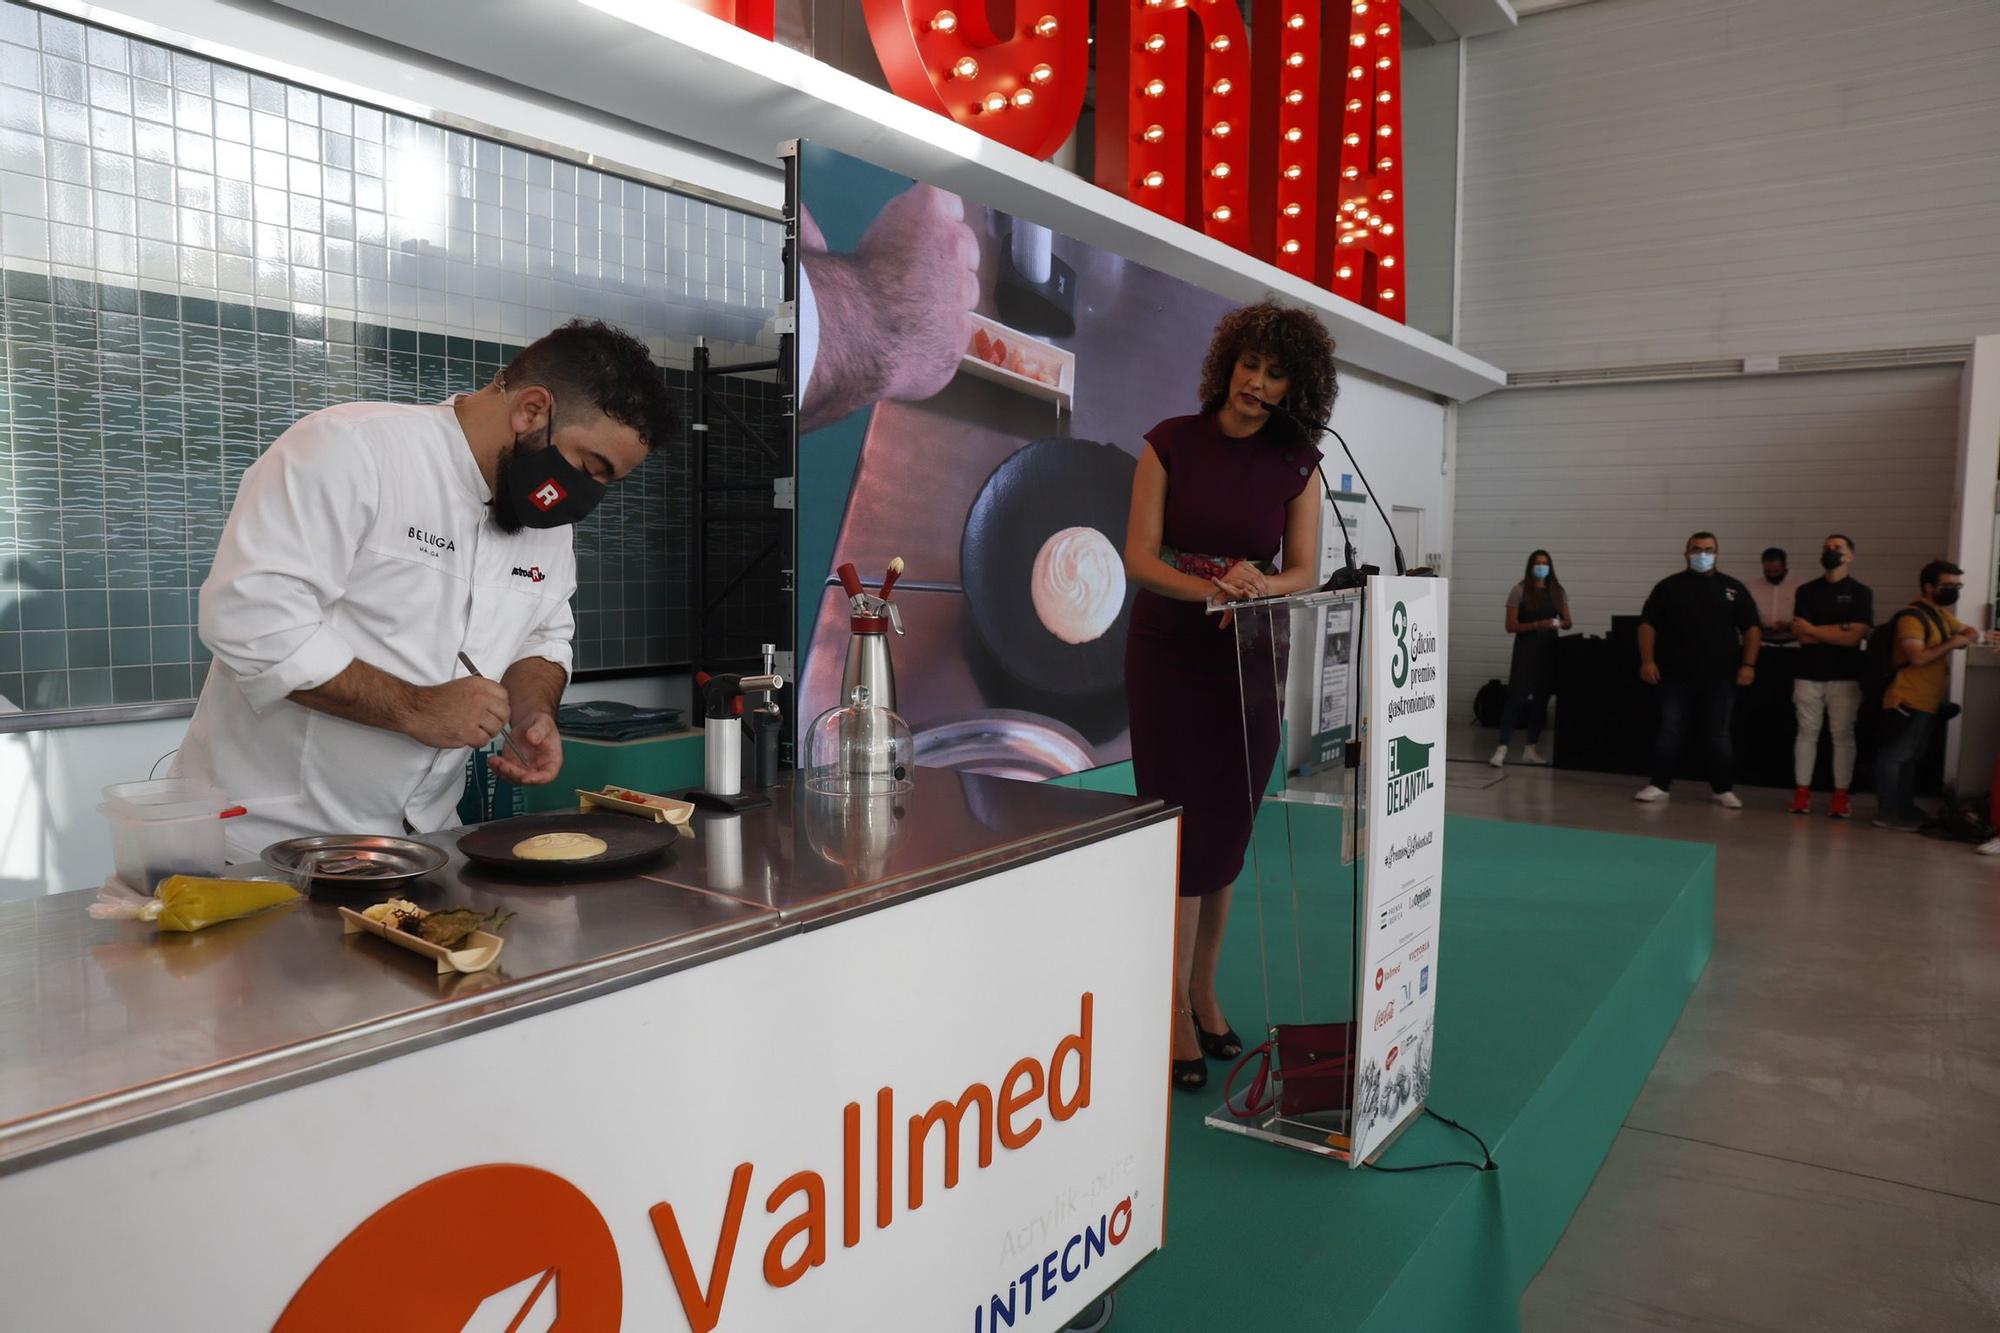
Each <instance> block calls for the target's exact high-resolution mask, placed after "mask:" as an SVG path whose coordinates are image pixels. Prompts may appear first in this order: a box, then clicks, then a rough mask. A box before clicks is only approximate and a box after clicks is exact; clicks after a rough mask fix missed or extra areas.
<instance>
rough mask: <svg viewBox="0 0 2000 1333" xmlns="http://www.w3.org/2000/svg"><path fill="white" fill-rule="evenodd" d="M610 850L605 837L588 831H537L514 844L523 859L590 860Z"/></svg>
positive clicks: (517, 853)
mask: <svg viewBox="0 0 2000 1333" xmlns="http://www.w3.org/2000/svg"><path fill="white" fill-rule="evenodd" d="M609 850H610V845H609V844H608V843H606V842H605V841H604V839H602V838H593V837H591V836H590V835H589V834H588V833H537V834H536V835H535V836H534V837H532V838H529V839H527V840H526V841H524V842H517V843H515V844H514V855H516V856H518V857H520V858H521V859H522V860H523V861H588V860H589V859H590V858H591V857H593V856H602V855H604V853H605V852H607V851H609Z"/></svg>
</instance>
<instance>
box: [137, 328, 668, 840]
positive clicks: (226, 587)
mask: <svg viewBox="0 0 2000 1333" xmlns="http://www.w3.org/2000/svg"><path fill="white" fill-rule="evenodd" d="M674 430H675V414H674V405H673V398H672V393H671V391H670V390H669V388H668V387H667V383H666V379H665V376H664V375H663V374H662V373H661V371H660V368H659V367H658V366H656V365H654V364H653V362H652V360H651V358H650V357H649V356H648V355H647V353H646V349H645V347H644V346H643V345H642V344H641V343H639V342H638V341H637V340H636V339H634V338H632V337H630V336H629V335H627V334H624V333H621V332H619V331H618V330H616V329H614V328H611V327H609V326H608V325H605V324H601V323H584V322H582V321H576V322H572V323H569V324H565V325H564V326H563V327H561V328H559V329H557V330H555V331H554V332H552V333H550V334H548V335H546V336H544V337H543V338H541V339H540V340H538V341H536V342H535V343H533V344H532V345H530V346H529V347H527V348H525V349H524V350H523V351H522V352H521V353H520V354H519V355H517V356H516V357H515V358H514V360H513V361H512V362H511V363H510V364H509V365H508V366H507V368H506V370H505V371H503V372H502V373H501V374H500V375H499V376H498V377H496V378H495V379H494V381H493V382H492V383H491V384H489V385H487V386H486V387H485V388H483V389H481V390H479V391H478V392H476V393H470V394H461V395H459V396H458V397H455V398H453V399H451V400H450V401H448V402H443V403H436V404H431V405H428V406H408V405H403V404H395V403H349V404H346V405H344V406H340V407H332V408H327V409H326V410H324V411H320V412H314V413H312V414H311V415H309V416H306V417H303V418H301V419H300V420H299V421H298V422H296V423H295V424H293V426H292V427H291V429H289V430H287V431H286V432H285V433H284V434H283V435H281V436H279V437H278V439H277V441H276V442H275V443H274V444H272V445H271V447H270V448H269V449H268V450H267V451H266V452H265V453H264V455H263V457H261V458H260V459H258V460H257V462H256V463H254V464H252V465H251V467H250V468H249V470H248V471H247V472H245V473H244V474H243V479H242V483H241V486H240V489H239V490H238V493H237V496H236V502H235V504H234V506H233V507H232V508H231V510H230V513H229V521H228V524H227V525H226V526H225V527H224V528H223V532H222V541H221V544H220V545H219V546H218V547H217V548H216V553H215V563H214V567H213V571H212V572H211V573H210V574H209V576H208V579H207V581H206V582H205V583H203V585H202V589H201V610H200V621H201V626H200V630H201V639H202V642H203V643H205V644H207V645H208V647H209V649H210V651H212V652H213V653H214V655H215V664H214V667H213V669H211V670H210V672H209V674H208V682H207V685H206V686H205V688H204V689H203V690H202V694H201V700H200V702H199V704H198V705H197V706H196V708H195V714H194V720H193V722H192V723H190V724H189V727H188V734H187V739H186V741H185V742H184V743H183V744H182V746H181V750H180V755H179V758H178V760H177V761H176V765H175V771H176V772H177V773H178V774H180V775H182V776H186V777H190V778H196V779H199V780H201V781H203V782H206V783H208V784H210V785H212V786H214V787H216V788H218V789H219V790H220V791H222V792H223V793H224V794H226V795H227V796H228V797H229V798H230V799H231V800H232V801H235V802H237V803H238V804H241V805H244V806H247V807H249V813H248V814H247V815H245V816H243V817H242V818H239V819H232V820H230V821H229V822H228V825H227V827H228V830H229V833H228V840H229V850H230V852H231V854H232V855H233V856H237V857H250V856H254V855H256V853H257V851H258V850H259V849H260V848H262V847H264V846H266V845H268V844H269V843H271V842H274V841H277V840H279V839H282V838H289V837H296V836H299V835H303V834H315V833H386V834H401V833H405V832H412V831H414V832H425V833H428V832H433V831H435V830H437V829H440V828H445V827H448V826H449V825H450V824H452V823H453V822H454V809H455V807H456V806H457V804H458V799H459V795H460V793H461V791H462V790H463V788H464V785H465V764H466V753H467V750H468V748H470V747H474V746H483V745H485V744H487V743H489V742H490V741H492V740H493V738H494V737H495V736H497V735H499V734H500V733H501V731H502V730H503V728H508V727H511V728H512V741H511V746H510V751H509V752H503V753H498V754H495V756H494V757H493V761H492V766H493V770H494V772H496V773H498V774H499V775H500V776H502V777H504V778H506V779H507V780H508V781H510V782H516V783H544V782H548V781H550V780H551V779H553V778H554V777H555V776H556V774H557V772H558V771H559V770H560V769H561V767H562V741H561V739H560V737H559V736H558V734H557V732H556V724H555V712H556V706H557V703H558V701H559V700H560V699H561V697H562V692H563V686H564V685H565V684H566V683H567V681H568V678H569V664H570V660H571V659H570V640H571V639H572V637H574V634H575V627H576V622H575V619H574V617H573V616H572V615H571V612H570V605H569V602H570V594H571V593H572V592H573V591H574V590H575V587H576V559H575V555H574V553H573V552H572V550H571V544H570V525H572V524H574V523H576V522H578V521H579V520H581V519H582V518H583V517H584V516H585V515H587V514H589V513H590V511H591V509H592V508H593V507H594V506H595V505H596V504H597V502H598V501H599V500H601V499H603V497H604V494H605V490H606V488H607V487H609V486H610V485H611V484H612V483H614V482H616V481H618V480H620V479H621V478H623V477H625V476H626V475H627V474H628V473H630V472H631V471H632V470H633V469H634V468H636V467H638V466H639V464H640V463H641V462H643V461H644V460H645V458H646V454H647V451H648V450H649V449H654V448H658V447H660V446H661V445H663V444H665V443H666V442H667V441H669V440H670V439H672V438H673V436H674ZM461 654H463V655H464V656H465V657H468V658H470V659H471V661H472V663H473V665H474V666H475V667H477V669H478V671H479V672H480V673H481V674H480V675H478V676H474V675H473V674H472V673H470V672H468V671H467V670H466V669H465V667H464V666H463V665H462V664H461V662H460V655H461Z"/></svg>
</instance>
